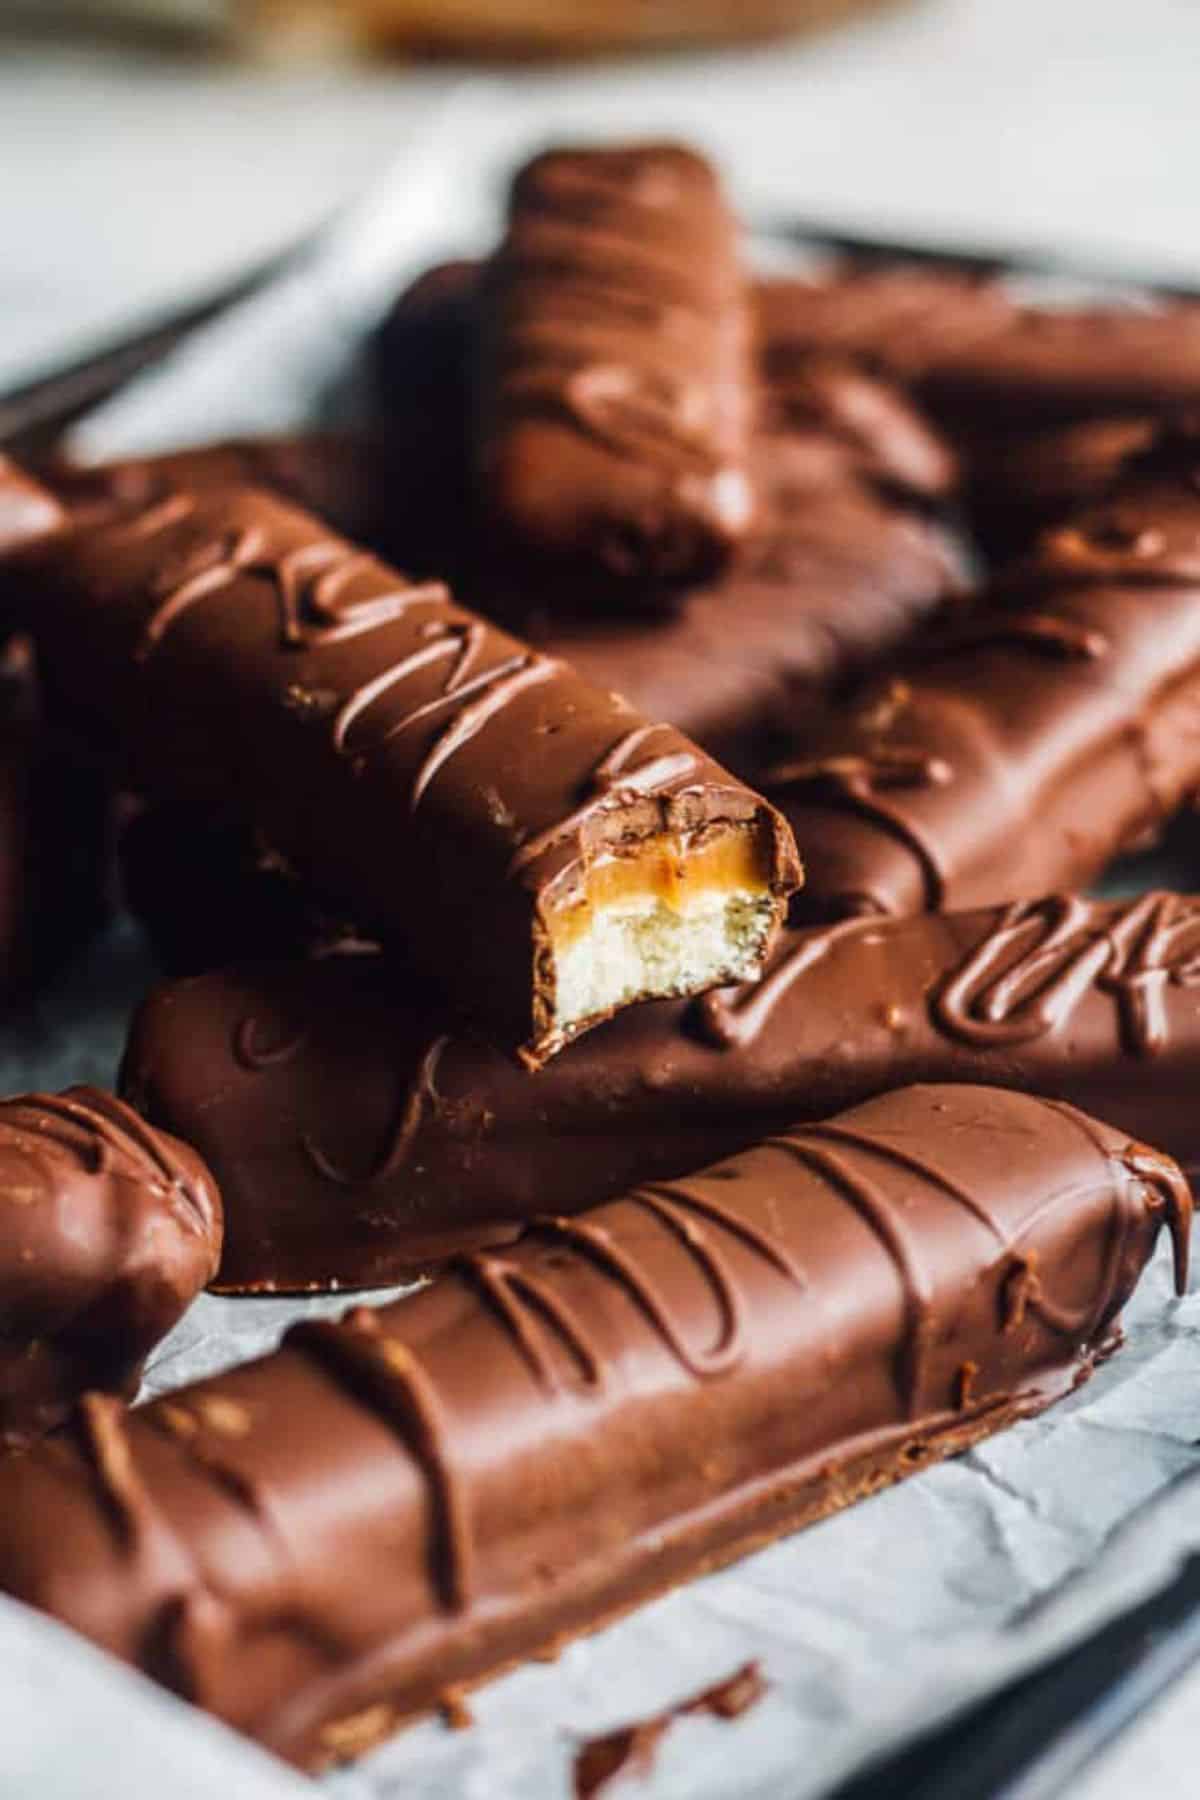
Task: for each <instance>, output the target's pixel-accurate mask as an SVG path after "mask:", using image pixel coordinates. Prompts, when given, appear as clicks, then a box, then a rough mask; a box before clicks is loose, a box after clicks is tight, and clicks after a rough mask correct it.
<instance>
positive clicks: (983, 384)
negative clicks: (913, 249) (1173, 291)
mask: <svg viewBox="0 0 1200 1800" xmlns="http://www.w3.org/2000/svg"><path fill="white" fill-rule="evenodd" d="M755 298H756V305H757V308H758V329H759V332H760V334H761V335H762V337H763V338H764V339H765V340H766V342H767V344H768V345H769V351H768V360H769V363H770V366H771V367H773V368H774V369H776V370H780V369H784V368H786V367H787V366H788V364H789V363H790V361H791V360H792V359H793V358H794V357H797V356H800V357H804V356H808V355H811V354H812V352H813V351H814V350H816V351H831V350H836V351H842V352H845V353H847V354H853V355H857V356H861V357H864V358H866V360H867V361H868V362H869V364H870V365H871V366H872V367H874V368H877V369H880V370H882V371H884V372H886V373H887V374H889V375H892V376H894V377H896V378H897V379H899V380H902V381H904V382H906V383H908V384H909V385H911V386H912V388H913V389H914V391H915V392H916V393H917V394H918V396H919V397H920V399H921V401H922V402H923V404H925V405H927V406H928V407H929V408H930V409H931V411H932V412H933V413H934V416H935V417H936V418H938V419H939V420H940V421H941V422H942V423H944V424H947V425H952V426H954V427H956V428H960V429H961V430H962V431H963V432H964V433H965V434H966V436H967V437H968V439H973V438H974V437H975V436H976V435H977V434H978V433H979V432H980V430H983V431H985V432H986V431H988V430H991V429H994V428H995V427H996V426H997V425H1001V424H1003V425H1010V426H1021V427H1025V428H1028V426H1029V425H1030V424H1031V422H1033V421H1034V420H1041V421H1042V422H1043V423H1051V422H1058V423H1065V422H1066V421H1069V420H1076V419H1085V418H1089V419H1095V418H1107V417H1111V416H1113V415H1116V414H1124V415H1126V416H1128V415H1136V414H1139V413H1153V412H1163V411H1165V410H1170V409H1173V408H1176V407H1180V406H1190V405H1193V404H1194V403H1195V402H1196V401H1197V400H1200V305H1198V304H1193V303H1191V302H1185V301H1164V302H1162V303H1160V304H1157V305H1153V306H1150V305H1141V306H1137V307H1134V306H1129V305H1124V306H1122V305H1118V304H1110V305H1096V306H1082V307H1080V306H1073V307H1058V306H1055V307H1049V306H1033V305H1028V304H1023V303H1022V302H1021V301H1020V300H1019V299H1017V298H1015V297H1014V295H1013V294H1012V293H1010V292H1008V291H1007V290H1006V289H1005V287H1004V286H1003V285H1002V284H1001V283H999V282H996V281H986V280H980V279H979V278H978V277H975V276H970V275H964V274H961V273H958V272H956V271H954V270H952V269H930V268H928V267H922V266H913V265H911V264H904V263H899V264H888V265H884V266H882V267H858V268H856V267H854V266H853V265H852V266H850V267H842V268H838V269H835V270H834V271H833V272H832V274H831V275H829V276H827V277H824V278H819V279H817V280H814V281H804V280H800V281H796V280H791V281H770V282H763V283H760V284H759V286H758V287H757V288H756V290H755Z"/></svg>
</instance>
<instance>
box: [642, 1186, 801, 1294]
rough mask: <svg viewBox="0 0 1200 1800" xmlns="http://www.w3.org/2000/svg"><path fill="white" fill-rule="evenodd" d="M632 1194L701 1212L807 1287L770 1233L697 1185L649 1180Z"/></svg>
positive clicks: (780, 1270)
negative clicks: (702, 1191) (700, 1189)
mask: <svg viewBox="0 0 1200 1800" xmlns="http://www.w3.org/2000/svg"><path fill="white" fill-rule="evenodd" d="M632 1197H633V1198H634V1199H635V1200H640V1201H642V1202H643V1203H645V1201H646V1200H647V1199H653V1200H661V1201H667V1202H669V1203H670V1204H671V1205H672V1207H673V1209H674V1210H675V1211H677V1212H678V1210H679V1209H680V1208H685V1209H687V1210H688V1211H691V1212H696V1213H699V1214H700V1216H701V1217H702V1218H704V1219H708V1220H710V1221H711V1222H712V1223H713V1224H714V1225H720V1226H721V1227H722V1228H723V1229H724V1230H725V1231H728V1232H729V1233H730V1235H731V1236H732V1237H735V1238H740V1239H741V1241H742V1243H743V1244H745V1245H746V1246H747V1248H748V1249H750V1250H754V1251H755V1252H757V1254H758V1255H759V1256H761V1257H762V1258H763V1259H764V1261H766V1262H769V1263H770V1264H771V1266H772V1268H775V1269H778V1270H779V1273H780V1274H781V1275H786V1276H787V1278H788V1280H789V1281H792V1282H794V1283H795V1284H796V1286H797V1287H798V1288H806V1287H807V1286H808V1278H807V1277H806V1275H805V1274H804V1272H803V1270H802V1269H801V1268H800V1266H799V1264H798V1263H796V1262H795V1261H794V1260H793V1258H792V1256H791V1253H790V1252H789V1251H788V1250H786V1249H785V1248H784V1246H783V1245H782V1244H779V1243H776V1241H775V1239H774V1238H773V1237H771V1236H770V1234H769V1233H768V1232H766V1231H762V1230H760V1229H759V1227H758V1226H757V1225H752V1224H751V1223H750V1220H749V1219H743V1218H740V1217H739V1216H738V1214H737V1213H735V1212H734V1211H732V1209H731V1208H729V1207H725V1206H722V1205H721V1203H720V1202H719V1201H718V1200H713V1199H712V1198H710V1196H709V1195H708V1194H705V1193H701V1192H698V1191H697V1189H696V1187H695V1186H694V1185H692V1184H689V1183H685V1182H682V1181H673V1182H666V1181H650V1182H645V1183H643V1185H642V1186H641V1187H640V1188H638V1189H637V1190H636V1192H635V1193H634V1195H633V1196H632Z"/></svg>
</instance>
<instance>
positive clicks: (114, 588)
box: [34, 488, 799, 1061]
mask: <svg viewBox="0 0 1200 1800" xmlns="http://www.w3.org/2000/svg"><path fill="white" fill-rule="evenodd" d="M34 573H35V575H36V579H37V583H38V599H37V621H38V633H39V640H40V647H41V649H42V650H43V652H44V656H45V665H46V669H47V671H48V675H49V677H50V678H51V680H52V682H53V686H54V691H55V695H56V698H57V700H58V702H59V704H60V705H61V706H62V708H63V710H64V713H69V715H70V716H71V717H72V718H73V719H74V720H75V721H77V723H78V726H79V728H80V729H81V730H83V731H86V732H88V733H90V735H91V737H92V739H93V741H94V742H96V743H97V744H98V745H99V746H101V747H104V748H107V749H109V750H110V751H111V752H114V753H116V754H117V755H118V756H119V757H120V758H122V759H123V760H124V761H125V763H126V765H127V766H128V768H129V771H130V774H131V776H132V779H133V781H134V784H135V785H142V786H144V787H145V788H146V789H147V790H148V791H150V792H152V793H154V792H157V793H161V794H166V795H169V796H170V797H172V798H177V799H179V800H181V801H182V802H184V803H185V804H190V805H193V806H195V807H196V808H198V809H199V810H201V811H208V812H210V813H214V814H216V815H218V816H227V815H229V813H230V812H231V811H232V812H234V813H235V814H238V815H240V816H241V817H242V819H243V820H244V821H245V822H246V823H248V824H255V825H257V826H258V827H259V828H260V829H261V832H262V834H263V838H264V840H265V841H266V842H267V843H269V845H270V846H271V848H272V849H274V850H277V851H278V852H280V853H281V854H282V855H283V856H284V857H285V858H286V859H287V861H288V863H289V864H290V865H291V866H293V867H295V869H296V870H297V871H298V872H299V873H301V874H304V875H306V876H307V877H309V878H311V879H312V880H313V881H314V883H315V884H316V885H317V886H318V887H319V888H322V889H324V890H326V891H328V892H329V893H331V894H332V895H333V896H334V897H335V898H337V899H338V900H344V901H345V902H346V903H347V904H348V905H349V907H350V908H351V910H352V911H353V912H354V913H355V914H356V916H357V917H359V918H361V919H362V920H363V922H364V925H366V926H367V927H368V928H370V927H374V926H376V925H378V926H379V928H380V929H382V930H384V931H385V932H390V933H392V934H393V935H395V936H397V937H398V938H400V939H401V940H402V941H403V942H405V943H406V944H408V945H410V946H411V947H412V948H413V951H414V954H416V955H418V956H422V957H424V958H425V959H426V966H427V967H428V968H429V970H430V972H431V974H435V975H436V976H437V978H438V979H440V980H441V981H442V982H443V983H444V985H445V986H447V987H448V988H450V989H451V990H452V991H453V992H454V993H455V994H456V995H457V996H458V998H459V999H460V1000H461V1002H462V1003H463V1005H464V1006H465V1007H466V1008H467V1009H468V1010H469V1011H470V1012H471V1013H473V1014H474V1015H476V1016H479V1017H482V1018H483V1019H485V1020H486V1021H487V1022H488V1024H489V1026H490V1027H491V1029H493V1030H494V1031H495V1032H496V1033H497V1035H498V1036H499V1037H500V1038H501V1039H503V1040H505V1041H507V1042H509V1043H512V1044H522V1045H524V1046H525V1047H526V1050H527V1053H528V1055H529V1056H530V1058H531V1059H532V1060H535V1061H536V1060H541V1059H544V1057H545V1056H547V1055H550V1054H553V1052H554V1051H555V1050H556V1049H557V1048H559V1047H561V1043H562V1041H563V1035H564V1033H563V1027H562V1026H561V1024H560V1021H559V1019H558V1016H557V1014H556V1012H555V996H554V989H553V965H552V963H551V962H550V960H549V952H548V947H547V946H548V942H549V923H548V921H549V919H550V917H551V915H552V913H553V911H554V910H555V909H558V908H562V907H563V906H565V905H567V904H569V903H570V902H572V901H573V899H574V898H575V896H576V893H577V892H583V891H584V884H585V882H586V880H587V877H588V873H589V870H590V867H591V865H592V863H593V862H594V861H596V860H598V859H600V858H602V857H603V856H604V855H605V854H606V853H608V854H612V855H616V854H618V853H619V854H621V855H622V856H628V855H632V854H633V853H634V852H635V851H636V849H637V847H638V846H639V845H641V844H644V843H646V842H648V841H649V840H652V839H654V838H656V837H659V836H664V837H667V838H669V839H670V840H671V841H672V842H678V844H679V845H680V847H681V848H680V855H681V857H682V860H683V864H684V866H685V867H686V866H687V862H688V860H689V858H690V856H691V854H692V849H691V846H692V845H695V844H699V845H701V847H702V846H703V844H704V842H705V833H707V832H710V831H713V830H720V829H729V830H732V831H735V832H738V833H742V834H745V835H747V836H752V838H753V841H754V845H755V853H756V855H757V856H759V857H760V858H761V862H762V872H763V876H764V878H765V882H766V885H767V890H768V893H769V896H770V899H771V903H772V905H773V906H774V909H775V912H776V916H777V915H778V911H779V909H780V908H781V906H782V903H783V900H784V897H785V896H786V895H787V893H788V892H789V891H790V890H791V889H792V888H794V887H795V885H796V884H797V882H798V880H799V868H798V863H797V859H796V854H795V848H794V845H793V843H792V841H791V838H790V834H789V833H788V831H787V828H786V826H785V825H784V824H783V822H782V820H781V818H780V816H779V815H778V814H777V813H776V812H774V811H773V810H772V809H771V808H770V807H768V806H767V805H765V804H764V802H763V801H761V800H760V799H759V798H758V797H757V796H756V795H755V794H754V793H752V792H751V790H750V789H748V788H747V787H745V786H744V785H743V784H741V783H740V782H738V781H736V780H735V779H734V778H733V777H731V776H730V775H728V774H727V773H726V772H725V771H724V770H723V769H721V768H720V767H719V766H718V765H717V764H715V763H713V762H712V761H710V760H709V759H708V758H707V757H705V756H704V755H703V754H702V752H700V751H699V750H697V749H696V748H695V747H694V746H693V745H692V744H690V743H689V742H688V741H687V740H686V739H685V738H683V737H682V736H681V735H680V734H679V733H678V732H676V731H674V730H672V729H671V728H670V727H667V726H655V725H651V724H648V723H647V722H646V721H645V720H644V719H643V718H641V717H640V716H639V715H638V714H637V713H636V712H634V710H633V709H632V708H631V707H630V706H629V705H628V704H627V703H626V702H625V701H623V700H622V699H620V698H619V697H618V696H617V695H615V694H612V693H606V692H603V691H601V690H598V689H595V688H593V687H591V686H590V685H589V684H588V683H587V682H585V681H584V680H583V679H581V678H580V677H579V676H577V675H576V674H575V673H574V672H573V671H572V670H571V669H570V668H569V667H568V666H567V665H565V664H564V663H562V662H561V661H559V660H558V659H556V658H554V657H551V656H547V655H544V654H542V653H541V652H539V651H536V650H533V649H531V648H530V647H529V646H528V645H526V644H524V643H522V642H520V641H519V640H517V639H515V638H513V637H511V636H509V635H508V634H506V633H505V632H503V631H501V630H499V629H498V628H495V627H493V626H491V625H489V624H487V623H486V622H485V621H484V620H483V619H482V618H481V617H479V616H478V615H476V614H473V613H470V612H468V611H466V610H465V609H464V608H462V607H459V606H457V605H456V604H455V603H454V601H453V600H452V599H451V598H450V595H449V593H448V591H447V590H446V588H445V587H444V586H443V585H442V584H441V583H438V582H434V581H431V582H426V583H423V584H414V583H411V582H409V581H408V580H406V579H405V578H404V577H403V576H401V575H398V574H396V573H395V572H394V571H393V570H391V569H389V568H388V567H386V565H384V564H382V563H380V562H378V561H376V560H375V559H374V558H373V557H371V556H369V555H367V554H365V553H363V552H361V551H359V550H356V549H355V548H354V547H353V546H352V545H351V544H349V543H347V542H346V541H345V540H344V539H340V538H337V537H336V536H334V535H332V534H331V533H330V532H329V531H328V529H327V528H326V527H324V526H322V525H320V524H319V523H318V522H317V521H316V520H314V519H312V518H310V517H309V516H308V515H307V514H305V513H303V512H300V511H298V510H296V509H293V508H290V507H288V506H286V505H284V504H283V503H282V502H279V501H276V500H274V499H272V498H271V497H269V496H267V495H265V494H263V493H261V492H257V491H255V490H250V489H237V488H231V489H222V490H214V491H211V492H210V491H203V492H197V493H195V494H186V493H177V494H173V495H171V496H169V497H168V498H167V499H165V500H163V501H161V502H157V503H154V502H152V503H151V504H150V505H149V506H148V507H141V508H136V507H135V508H133V509H131V510H130V511H129V513H128V514H126V515H124V516H122V517H119V518H117V519H113V520H109V521H105V522H100V523H97V524H95V525H92V526H89V527H83V528H80V529H77V530H75V531H74V532H72V533H70V534H68V535H67V536H65V537H64V538H63V539H62V540H61V541H60V542H59V543H58V545H57V546H56V547H55V549H54V550H53V552H51V553H48V554H47V555H46V556H45V557H43V558H42V559H41V561H40V562H39V564H38V566H37V568H36V571H35V572H34ZM485 917H486V921H487V923H486V929H484V928H482V926H481V920H482V919H483V918H485Z"/></svg>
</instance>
